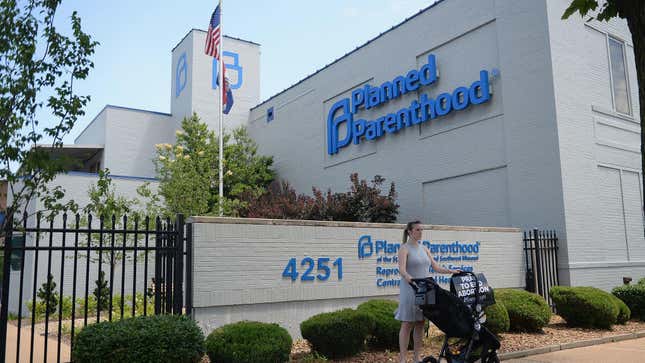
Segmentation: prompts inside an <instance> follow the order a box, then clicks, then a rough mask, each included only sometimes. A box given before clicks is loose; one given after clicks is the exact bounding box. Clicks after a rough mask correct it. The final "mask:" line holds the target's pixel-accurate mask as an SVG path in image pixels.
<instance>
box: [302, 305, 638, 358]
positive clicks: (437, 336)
mask: <svg viewBox="0 0 645 363" xmlns="http://www.w3.org/2000/svg"><path fill="white" fill-rule="evenodd" d="M642 331H645V322H642V321H629V322H627V324H625V325H614V326H613V327H612V329H611V330H600V329H581V328H569V327H567V326H566V324H565V322H564V321H563V320H562V318H561V317H559V316H557V315H554V316H553V317H552V318H551V321H550V322H549V325H547V326H546V327H545V328H544V329H543V331H542V332H541V333H503V334H501V336H500V339H501V341H502V347H501V349H500V350H499V353H507V352H515V351H520V350H526V349H533V348H540V347H545V346H550V345H556V344H565V343H572V342H576V341H582V340H589V339H597V338H604V337H610V336H616V335H622V334H627V333H635V332H642ZM430 332H431V333H430V337H428V338H425V341H424V349H423V354H422V356H424V357H425V356H428V355H434V356H436V355H437V354H438V352H439V350H440V349H441V344H442V343H443V334H441V332H439V330H438V329H437V328H435V327H432V328H431V330H430ZM309 352H310V347H309V344H308V343H307V342H306V341H304V340H297V341H296V342H294V345H293V349H292V353H291V357H292V362H298V363H300V362H303V361H305V359H306V357H307V353H309ZM397 359H398V352H391V351H369V352H363V353H361V354H359V355H357V356H354V357H351V358H347V359H342V360H329V361H327V362H329V363H332V362H338V363H341V362H342V363H377V362H397ZM408 359H409V360H411V359H412V351H410V352H409V355H408ZM307 362H312V361H311V360H307Z"/></svg>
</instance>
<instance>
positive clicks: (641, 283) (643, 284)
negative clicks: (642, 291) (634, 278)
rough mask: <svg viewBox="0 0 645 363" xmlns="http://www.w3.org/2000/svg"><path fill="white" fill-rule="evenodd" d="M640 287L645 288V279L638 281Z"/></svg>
mask: <svg viewBox="0 0 645 363" xmlns="http://www.w3.org/2000/svg"><path fill="white" fill-rule="evenodd" d="M638 285H642V286H645V277H643V278H641V279H639V280H638Z"/></svg>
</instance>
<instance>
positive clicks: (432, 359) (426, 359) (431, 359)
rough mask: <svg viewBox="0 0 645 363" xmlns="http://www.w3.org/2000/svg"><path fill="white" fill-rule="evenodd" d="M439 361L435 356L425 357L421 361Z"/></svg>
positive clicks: (428, 362)
mask: <svg viewBox="0 0 645 363" xmlns="http://www.w3.org/2000/svg"><path fill="white" fill-rule="evenodd" d="M437 362H438V361H437V359H436V358H435V357H433V356H429V357H425V358H423V360H422V361H421V363H437Z"/></svg>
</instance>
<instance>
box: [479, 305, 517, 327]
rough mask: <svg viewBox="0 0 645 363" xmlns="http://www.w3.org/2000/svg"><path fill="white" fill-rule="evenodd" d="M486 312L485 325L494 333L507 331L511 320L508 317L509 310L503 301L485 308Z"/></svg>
mask: <svg viewBox="0 0 645 363" xmlns="http://www.w3.org/2000/svg"><path fill="white" fill-rule="evenodd" d="M484 312H486V323H484V325H485V326H486V327H487V328H488V329H489V330H490V331H491V332H492V333H493V334H499V333H505V332H507V331H508V329H509V327H510V324H511V322H510V320H509V318H508V311H507V310H506V306H504V303H503V302H501V301H497V303H495V304H494V305H491V306H488V307H486V308H485V309H484Z"/></svg>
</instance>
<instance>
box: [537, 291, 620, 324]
mask: <svg viewBox="0 0 645 363" xmlns="http://www.w3.org/2000/svg"><path fill="white" fill-rule="evenodd" d="M549 295H550V296H551V299H553V302H554V303H555V307H556V310H557V311H558V314H559V315H560V316H562V318H563V319H564V320H566V322H567V325H569V326H579V327H585V328H601V329H610V328H611V325H612V324H615V323H616V319H617V317H618V314H619V313H620V309H619V307H618V304H616V302H615V301H614V299H612V298H611V296H609V295H610V294H608V293H607V292H605V291H602V290H600V289H597V288H595V287H588V286H579V287H566V286H554V287H552V288H551V290H550V291H549Z"/></svg>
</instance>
